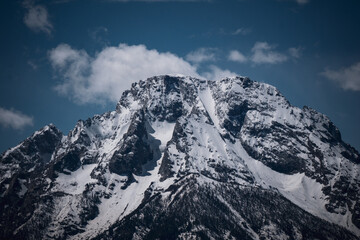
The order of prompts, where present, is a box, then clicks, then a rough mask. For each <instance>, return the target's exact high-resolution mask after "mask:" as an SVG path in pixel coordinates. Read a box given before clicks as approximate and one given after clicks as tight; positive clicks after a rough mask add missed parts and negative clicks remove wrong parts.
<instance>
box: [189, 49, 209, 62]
mask: <svg viewBox="0 0 360 240" xmlns="http://www.w3.org/2000/svg"><path fill="white" fill-rule="evenodd" d="M215 51H216V49H214V48H199V49H197V50H195V51H192V52H189V53H188V54H187V55H186V57H185V59H186V60H187V61H189V62H192V63H202V62H208V61H215V60H216V57H215Z"/></svg>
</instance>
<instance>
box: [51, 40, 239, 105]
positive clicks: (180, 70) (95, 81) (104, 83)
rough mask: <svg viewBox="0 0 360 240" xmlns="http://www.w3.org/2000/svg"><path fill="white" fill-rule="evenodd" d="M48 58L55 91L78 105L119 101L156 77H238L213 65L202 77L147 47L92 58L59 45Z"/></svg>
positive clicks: (123, 47)
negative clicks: (137, 85)
mask: <svg viewBox="0 0 360 240" xmlns="http://www.w3.org/2000/svg"><path fill="white" fill-rule="evenodd" d="M49 59H50V62H51V64H52V66H53V68H54V69H55V70H56V72H57V73H58V74H59V75H58V76H59V79H60V80H61V82H60V83H59V84H58V85H57V86H56V87H55V90H56V91H57V92H58V93H60V94H62V95H64V96H68V97H70V98H71V99H72V100H74V101H75V102H76V103H78V104H85V103H99V104H103V103H105V102H107V101H110V102H116V101H118V100H119V98H120V96H121V94H122V92H123V91H124V90H126V89H129V88H130V85H131V83H133V82H136V81H138V80H140V79H146V78H148V77H151V76H155V75H163V74H182V75H189V76H194V77H199V78H203V77H206V78H207V79H209V80H219V79H221V78H223V77H229V76H235V75H236V73H233V72H231V71H229V70H223V69H220V68H218V67H216V66H213V65H212V66H210V67H209V68H208V71H205V72H204V73H202V74H199V73H198V71H197V66H196V65H192V64H191V63H190V62H187V61H185V60H184V59H182V58H180V57H178V56H176V55H175V54H173V53H169V52H158V51H157V50H149V49H147V48H146V46H144V45H132V46H129V45H126V44H120V45H119V46H117V47H106V48H104V49H103V50H102V51H101V52H99V53H98V54H96V55H95V56H94V57H91V56H89V55H88V54H87V53H86V52H85V51H84V50H76V49H73V48H72V47H71V46H69V45H67V44H60V45H58V46H57V47H56V48H54V49H52V50H51V51H50V52H49Z"/></svg>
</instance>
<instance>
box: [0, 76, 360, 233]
mask: <svg viewBox="0 0 360 240" xmlns="http://www.w3.org/2000/svg"><path fill="white" fill-rule="evenodd" d="M359 163H360V156H359V153H358V152H357V151H356V150H355V149H354V148H352V147H351V146H349V145H348V144H346V143H344V142H343V141H342V140H341V135H340V132H339V130H338V129H337V128H336V127H335V126H334V124H333V123H332V122H331V121H330V120H329V119H328V118H327V117H326V116H325V115H323V114H320V113H317V112H316V111H315V110H312V109H310V108H308V107H304V108H303V109H300V108H297V107H294V106H291V105H290V103H289V102H288V101H287V100H286V99H285V98H284V96H282V95H281V94H280V92H279V91H278V90H277V89H276V88H275V87H273V86H270V85H267V84H264V83H259V82H255V81H252V80H250V79H248V78H246V77H236V78H225V79H222V80H220V81H206V80H200V79H196V78H192V77H179V76H167V75H165V76H156V77H152V78H149V79H147V80H144V81H139V82H138V83H134V84H133V85H132V87H131V89H130V90H128V91H125V92H124V93H123V95H122V97H121V99H120V101H119V103H118V104H117V106H116V110H115V111H112V112H108V113H105V114H102V115H96V116H94V117H92V118H89V119H87V120H86V121H79V122H78V123H77V124H76V126H75V128H74V129H73V130H72V131H70V132H69V134H68V135H67V136H63V135H62V134H61V133H60V132H59V131H58V130H57V129H56V127H55V126H53V125H49V126H46V127H45V128H43V129H42V130H40V131H38V132H36V133H35V134H34V135H33V136H32V137H30V138H28V139H27V140H25V141H24V142H23V143H21V144H20V145H18V146H17V147H15V148H12V149H9V150H8V151H6V152H5V153H3V154H2V155H1V165H0V171H1V182H0V189H1V192H0V194H1V198H0V214H1V216H2V217H1V219H0V229H1V230H0V238H1V239H40V238H41V239H119V238H121V239H192V238H194V239H196V238H200V239H231V238H235V239H274V238H276V239H315V238H316V239H357V238H358V237H359V236H360V230H359V229H360V191H359V183H360V176H359V173H360V169H359Z"/></svg>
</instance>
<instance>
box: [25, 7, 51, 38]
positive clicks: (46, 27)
mask: <svg viewBox="0 0 360 240" xmlns="http://www.w3.org/2000/svg"><path fill="white" fill-rule="evenodd" d="M23 5H24V7H25V8H26V9H27V12H26V14H25V17H24V23H25V25H26V26H28V27H29V28H30V29H31V30H33V31H34V32H45V33H47V34H51V31H52V29H53V26H52V24H51V22H50V20H49V16H48V11H47V9H46V8H45V7H44V6H42V5H34V4H33V2H32V1H24V2H23Z"/></svg>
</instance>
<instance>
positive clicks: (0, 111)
mask: <svg viewBox="0 0 360 240" xmlns="http://www.w3.org/2000/svg"><path fill="white" fill-rule="evenodd" d="M33 121H34V119H33V117H30V116H27V115H25V114H23V113H21V112H19V111H16V110H14V109H10V110H7V109H4V108H2V107H0V125H1V126H3V127H6V128H7V127H10V128H13V129H17V130H19V129H22V128H24V127H26V126H32V125H33V124H34V123H33Z"/></svg>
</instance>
